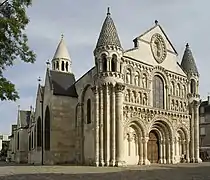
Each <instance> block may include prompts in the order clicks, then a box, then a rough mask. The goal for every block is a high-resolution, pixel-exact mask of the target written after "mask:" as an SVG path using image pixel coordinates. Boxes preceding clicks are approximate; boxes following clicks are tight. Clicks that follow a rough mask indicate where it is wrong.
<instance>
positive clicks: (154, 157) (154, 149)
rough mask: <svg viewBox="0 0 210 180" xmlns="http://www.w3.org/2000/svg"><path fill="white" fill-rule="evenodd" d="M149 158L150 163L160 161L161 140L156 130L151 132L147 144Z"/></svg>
mask: <svg viewBox="0 0 210 180" xmlns="http://www.w3.org/2000/svg"><path fill="white" fill-rule="evenodd" d="M147 150H148V151H147V152H148V160H149V161H150V163H158V161H159V140H158V135H157V133H156V131H154V130H152V131H151V132H150V133H149V141H148V144H147Z"/></svg>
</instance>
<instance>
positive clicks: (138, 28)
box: [0, 0, 210, 134]
mask: <svg viewBox="0 0 210 180" xmlns="http://www.w3.org/2000/svg"><path fill="white" fill-rule="evenodd" d="M108 6H110V8H111V14H112V18H113V19H114V22H115V25H116V26H117V30H118V33H119V36H120V40H121V43H122V45H123V48H124V49H128V48H131V47H133V42H132V40H133V39H134V38H135V37H137V36H139V35H140V34H142V33H143V32H145V31H146V30H147V29H149V28H150V27H152V26H153V25H154V20H155V19H157V20H158V21H159V24H160V25H161V26H162V27H163V29H164V30H165V32H166V34H167V35H168V36H169V38H170V40H171V42H172V44H173V45H174V46H175V48H176V50H177V52H178V53H179V57H180V58H181V57H182V54H183V51H184V48H185V44H186V43H187V42H189V44H190V47H191V49H192V51H193V54H194V57H195V59H196V63H197V66H198V69H199V71H200V93H201V97H202V98H206V97H207V94H208V92H209V91H210V81H209V79H208V75H209V67H210V61H209V49H210V35H209V27H210V23H209V18H210V12H209V6H210V2H209V1H207V0H200V1H198V0H184V1H183V0H170V1H168V0H159V1H154V0H147V1H139V0H132V1H129V0H120V1H113V0H103V1H98V0H88V1H84V0H76V1H75V0H74V1H73V0H60V1H53V0H44V1H41V0H39V1H38V0H34V3H33V6H32V7H31V8H29V9H28V15H29V17H30V23H29V25H28V26H27V29H26V31H27V34H28V38H29V45H30V47H31V48H32V49H33V50H34V52H35V53H36V54H37V61H36V63H35V64H32V65H31V64H25V63H23V62H20V61H16V62H15V65H14V67H11V68H8V69H7V70H6V72H5V76H6V77H8V78H9V79H10V80H11V81H12V82H13V83H15V84H16V88H17V89H18V91H19V94H20V97H21V98H20V100H18V101H17V102H0V114H1V118H0V133H3V134H9V133H10V130H11V124H13V123H16V120H17V106H18V105H20V107H21V109H29V107H30V105H33V106H34V105H35V99H36V91H37V85H38V82H37V79H38V77H39V76H40V77H41V78H42V79H44V76H45V70H46V64H45V63H46V61H47V60H48V59H49V60H51V59H52V57H53V55H54V52H55V50H56V47H57V44H58V42H59V40H60V37H61V34H64V38H65V41H66V44H67V45H68V49H69V53H70V56H71V59H72V63H73V64H72V69H73V72H74V74H75V76H76V78H79V77H80V76H81V75H82V74H84V73H85V72H86V71H87V70H89V69H90V68H91V67H92V66H93V65H94V57H93V50H94V47H95V45H96V41H97V38H98V35H99V32H100V29H101V26H102V23H103V21H104V18H105V16H106V9H107V7H108ZM81 65H82V66H81Z"/></svg>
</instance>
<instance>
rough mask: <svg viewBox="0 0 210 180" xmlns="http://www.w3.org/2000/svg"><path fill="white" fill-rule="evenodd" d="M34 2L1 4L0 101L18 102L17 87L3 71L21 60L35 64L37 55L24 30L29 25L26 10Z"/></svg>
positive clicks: (6, 0)
mask: <svg viewBox="0 0 210 180" xmlns="http://www.w3.org/2000/svg"><path fill="white" fill-rule="evenodd" d="M31 4H32V0H4V1H3V2H2V3H0V100H1V101H4V100H11V101H16V100H17V99H18V98H19V96H18V92H17V91H16V89H15V85H14V84H13V83H12V82H10V81H9V80H8V79H7V78H5V77H4V75H3V71H4V70H6V67H8V66H12V65H13V64H14V61H15V60H17V59H20V60H22V61H24V62H26V63H34V62H35V58H36V55H35V54H34V52H33V51H32V50H30V48H29V46H28V38H27V35H26V34H25V32H24V30H25V28H26V25H27V24H28V23H29V18H28V17H27V15H26V9H27V8H28V7H29V6H31Z"/></svg>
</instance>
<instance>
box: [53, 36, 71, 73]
mask: <svg viewBox="0 0 210 180" xmlns="http://www.w3.org/2000/svg"><path fill="white" fill-rule="evenodd" d="M71 64H72V61H71V59H70V56H69V52H68V49H67V47H66V44H65V42H64V36H63V35H61V40H60V43H59V44H58V47H57V49H56V52H55V54H54V57H53V59H52V70H54V71H59V72H65V73H72V70H71Z"/></svg>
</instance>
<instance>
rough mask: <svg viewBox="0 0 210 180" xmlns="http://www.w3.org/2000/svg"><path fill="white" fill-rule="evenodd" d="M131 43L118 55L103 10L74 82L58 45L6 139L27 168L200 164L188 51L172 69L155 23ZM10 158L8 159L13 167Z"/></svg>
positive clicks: (194, 73)
mask: <svg viewBox="0 0 210 180" xmlns="http://www.w3.org/2000/svg"><path fill="white" fill-rule="evenodd" d="M133 43H134V46H133V47H132V48H130V49H124V48H123V45H122V44H121V42H120V35H119V34H118V33H117V28H116V26H115V23H114V21H113V19H112V17H111V13H110V11H109V9H108V12H107V16H106V18H105V20H104V23H103V25H102V28H101V31H100V34H99V38H98V41H97V44H96V46H95V49H94V51H93V57H94V66H93V67H92V68H91V69H90V70H89V71H87V73H85V74H84V75H83V76H82V77H81V78H79V79H78V80H75V76H74V70H73V69H72V68H71V64H72V63H73V62H74V60H72V59H71V58H70V55H69V52H68V50H67V47H66V45H65V41H64V37H62V38H61V40H60V43H59V45H58V47H57V50H56V52H55V55H54V57H53V58H52V62H51V65H52V67H49V66H48V68H47V70H46V76H45V82H44V85H43V86H42V85H39V86H38V91H37V95H36V106H35V109H34V110H31V113H30V118H29V119H30V120H27V121H26V120H21V119H18V122H22V121H24V122H25V123H27V124H25V125H24V129H21V127H20V126H19V125H17V127H20V128H19V129H16V131H14V132H13V134H14V136H16V137H18V141H15V140H14V141H12V142H15V144H16V146H17V144H18V149H22V151H25V152H27V153H24V154H27V155H28V156H27V162H28V163H30V164H65V163H68V164H70V163H71V164H72V163H73V164H78V165H79V164H80V165H94V166H124V165H149V164H151V163H160V164H174V163H180V162H196V163H198V162H201V160H200V158H199V104H200V95H199V92H198V85H199V73H198V70H197V67H196V63H195V60H194V58H193V55H192V52H191V49H190V46H189V44H187V45H186V48H185V51H184V55H183V58H182V60H181V63H180V64H179V58H178V53H177V51H176V50H175V48H174V46H173V44H172V43H171V42H170V40H169V38H168V36H167V34H166V33H165V32H164V30H163V28H162V27H161V26H160V25H159V23H158V21H155V24H154V26H153V27H151V28H150V29H149V30H147V31H146V32H145V33H143V34H142V35H140V36H138V37H136V38H135V39H134V40H133ZM19 111H21V110H19ZM19 118H21V117H19ZM25 129H27V133H22V134H21V131H23V130H24V131H25ZM26 134H27V136H28V137H26ZM26 138H27V143H21V141H23V140H24V141H25V139H26ZM16 139H17V138H16ZM21 145H23V146H24V147H21ZM14 153H15V152H14ZM18 154H19V153H16V156H15V155H14V159H18V161H19V162H20V161H21V160H20V158H21V157H23V156H21V157H18V156H19V155H18ZM24 158H25V156H24Z"/></svg>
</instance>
